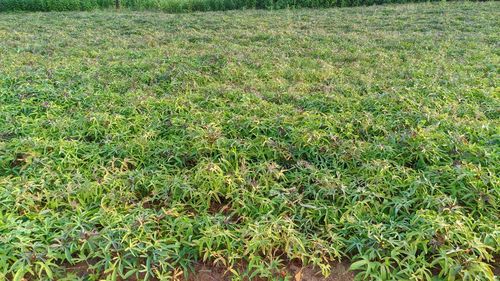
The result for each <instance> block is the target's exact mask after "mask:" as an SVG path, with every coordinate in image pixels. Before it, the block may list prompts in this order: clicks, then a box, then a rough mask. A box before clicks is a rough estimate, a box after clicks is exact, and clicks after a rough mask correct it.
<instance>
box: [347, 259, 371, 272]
mask: <svg viewBox="0 0 500 281" xmlns="http://www.w3.org/2000/svg"><path fill="white" fill-rule="evenodd" d="M368 263H369V261H368V260H365V259H362V260H359V261H355V262H353V263H352V264H351V266H350V267H349V269H350V270H361V269H364V268H366V267H367V266H368Z"/></svg>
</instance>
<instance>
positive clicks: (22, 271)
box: [12, 267, 26, 281]
mask: <svg viewBox="0 0 500 281" xmlns="http://www.w3.org/2000/svg"><path fill="white" fill-rule="evenodd" d="M25 274H26V269H25V268H23V267H20V268H19V269H18V270H17V271H16V273H15V274H14V277H13V278H12V281H21V280H22V279H23V277H24V275H25Z"/></svg>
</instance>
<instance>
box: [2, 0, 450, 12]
mask: <svg viewBox="0 0 500 281" xmlns="http://www.w3.org/2000/svg"><path fill="white" fill-rule="evenodd" d="M428 1H441V0H120V5H121V7H124V8H128V9H133V10H160V11H165V12H173V13H177V12H189V11H224V10H233V9H254V8H257V9H282V8H293V7H309V8H319V7H323V8H328V7H353V6H362V5H374V4H388V3H408V2H428ZM114 6H115V0H0V12H1V11H20V10H25V11H71V10H73V11H74V10H92V9H98V8H110V7H114Z"/></svg>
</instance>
